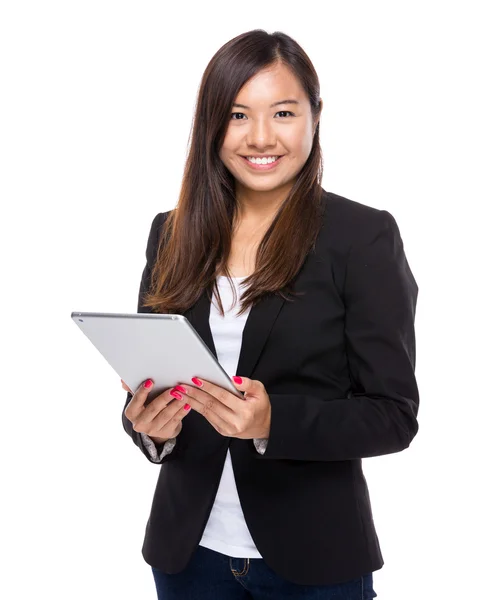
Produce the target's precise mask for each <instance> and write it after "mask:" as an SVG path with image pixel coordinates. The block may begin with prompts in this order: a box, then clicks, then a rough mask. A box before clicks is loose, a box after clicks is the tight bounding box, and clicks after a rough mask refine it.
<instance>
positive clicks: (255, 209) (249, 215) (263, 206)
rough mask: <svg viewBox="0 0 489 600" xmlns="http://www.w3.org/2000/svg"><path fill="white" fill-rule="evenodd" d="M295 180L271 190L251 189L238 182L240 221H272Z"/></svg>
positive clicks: (237, 194) (237, 196)
mask: <svg viewBox="0 0 489 600" xmlns="http://www.w3.org/2000/svg"><path fill="white" fill-rule="evenodd" d="M293 184H294V182H288V183H287V184H286V185H284V186H281V187H279V188H275V189H273V190H270V191H261V190H251V189H249V188H245V187H243V186H241V185H240V184H239V183H238V182H236V206H237V213H236V217H237V220H238V221H239V222H241V223H242V222H246V223H262V222H263V221H272V220H273V218H274V216H275V215H276V213H277V211H278V210H279V208H280V206H281V205H282V203H283V201H284V200H285V198H286V197H287V194H288V193H289V192H290V190H291V189H292V186H293Z"/></svg>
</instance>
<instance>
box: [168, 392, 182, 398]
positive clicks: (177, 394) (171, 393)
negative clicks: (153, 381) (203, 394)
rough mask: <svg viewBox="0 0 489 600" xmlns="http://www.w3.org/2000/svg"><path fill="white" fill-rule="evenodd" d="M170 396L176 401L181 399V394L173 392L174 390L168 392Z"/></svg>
mask: <svg viewBox="0 0 489 600" xmlns="http://www.w3.org/2000/svg"><path fill="white" fill-rule="evenodd" d="M170 396H173V397H174V398H178V400H181V399H182V394H179V393H178V392H175V391H174V390H172V391H171V392H170Z"/></svg>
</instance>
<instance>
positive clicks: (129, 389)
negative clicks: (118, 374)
mask: <svg viewBox="0 0 489 600" xmlns="http://www.w3.org/2000/svg"><path fill="white" fill-rule="evenodd" d="M121 381H122V379H121ZM122 387H123V388H124V389H125V390H126V392H130V391H131V388H130V387H129V386H128V385H127V383H126V382H125V381H122Z"/></svg>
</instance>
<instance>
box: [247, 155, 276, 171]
mask: <svg viewBox="0 0 489 600" xmlns="http://www.w3.org/2000/svg"><path fill="white" fill-rule="evenodd" d="M241 158H242V159H243V160H244V162H245V163H246V165H247V166H248V167H249V168H250V169H253V170H254V171H271V170H272V169H275V167H276V166H277V165H278V164H279V163H280V162H281V160H282V158H283V155H282V156H280V157H279V158H277V160H276V161H275V162H273V163H270V164H269V165H268V164H266V165H254V164H253V163H251V162H250V161H249V160H248V159H247V158H246V156H241Z"/></svg>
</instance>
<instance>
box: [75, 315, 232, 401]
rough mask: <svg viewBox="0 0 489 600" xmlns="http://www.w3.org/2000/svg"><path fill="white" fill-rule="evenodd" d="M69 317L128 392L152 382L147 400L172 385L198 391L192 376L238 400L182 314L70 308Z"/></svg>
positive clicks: (217, 365)
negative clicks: (127, 388) (92, 310)
mask: <svg viewBox="0 0 489 600" xmlns="http://www.w3.org/2000/svg"><path fill="white" fill-rule="evenodd" d="M71 318H72V319H73V321H74V322H75V323H76V324H77V325H78V327H79V328H80V329H81V331H82V332H83V333H84V334H85V335H86V336H87V338H88V339H89V340H90V341H91V342H92V344H93V345H94V346H95V347H96V348H97V350H98V351H99V352H100V353H101V354H102V356H103V357H104V358H105V360H106V361H107V362H108V363H109V364H110V366H111V367H112V368H113V369H114V371H116V373H117V374H118V375H119V377H120V378H121V379H122V380H123V381H124V382H125V383H126V384H127V385H128V387H129V388H130V389H131V391H132V393H134V392H135V391H136V389H137V388H138V387H139V386H140V385H141V383H143V381H145V380H146V379H150V378H151V379H152V380H153V384H154V385H153V388H152V390H151V392H150V393H149V394H148V402H149V401H151V400H152V399H153V398H155V397H156V396H158V395H159V394H161V393H162V392H163V391H164V390H166V389H168V388H171V387H173V386H175V385H177V384H178V383H185V384H186V385H191V386H192V387H195V388H197V389H198V386H196V385H195V384H193V383H192V377H194V376H196V377H202V378H203V379H206V380H207V381H210V382H211V383H214V384H215V385H219V386H220V387H223V388H224V389H226V390H228V391H229V392H231V394H234V395H235V396H237V397H238V398H242V399H244V394H243V393H242V392H240V391H239V390H237V389H236V387H235V386H234V383H233V381H232V379H231V378H230V377H229V375H228V374H227V373H226V371H225V370H224V369H223V368H222V366H221V365H220V364H219V362H218V361H217V360H216V357H215V356H214V354H213V353H212V352H211V351H210V350H209V348H208V347H207V345H206V343H205V342H204V341H203V340H202V338H201V337H200V336H199V334H198V333H197V331H195V329H194V328H193V327H192V324H191V323H190V321H189V320H188V319H187V318H186V317H184V316H183V315H166V314H165V315H163V314H153V313H135V314H130V313H96V312H72V313H71Z"/></svg>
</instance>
